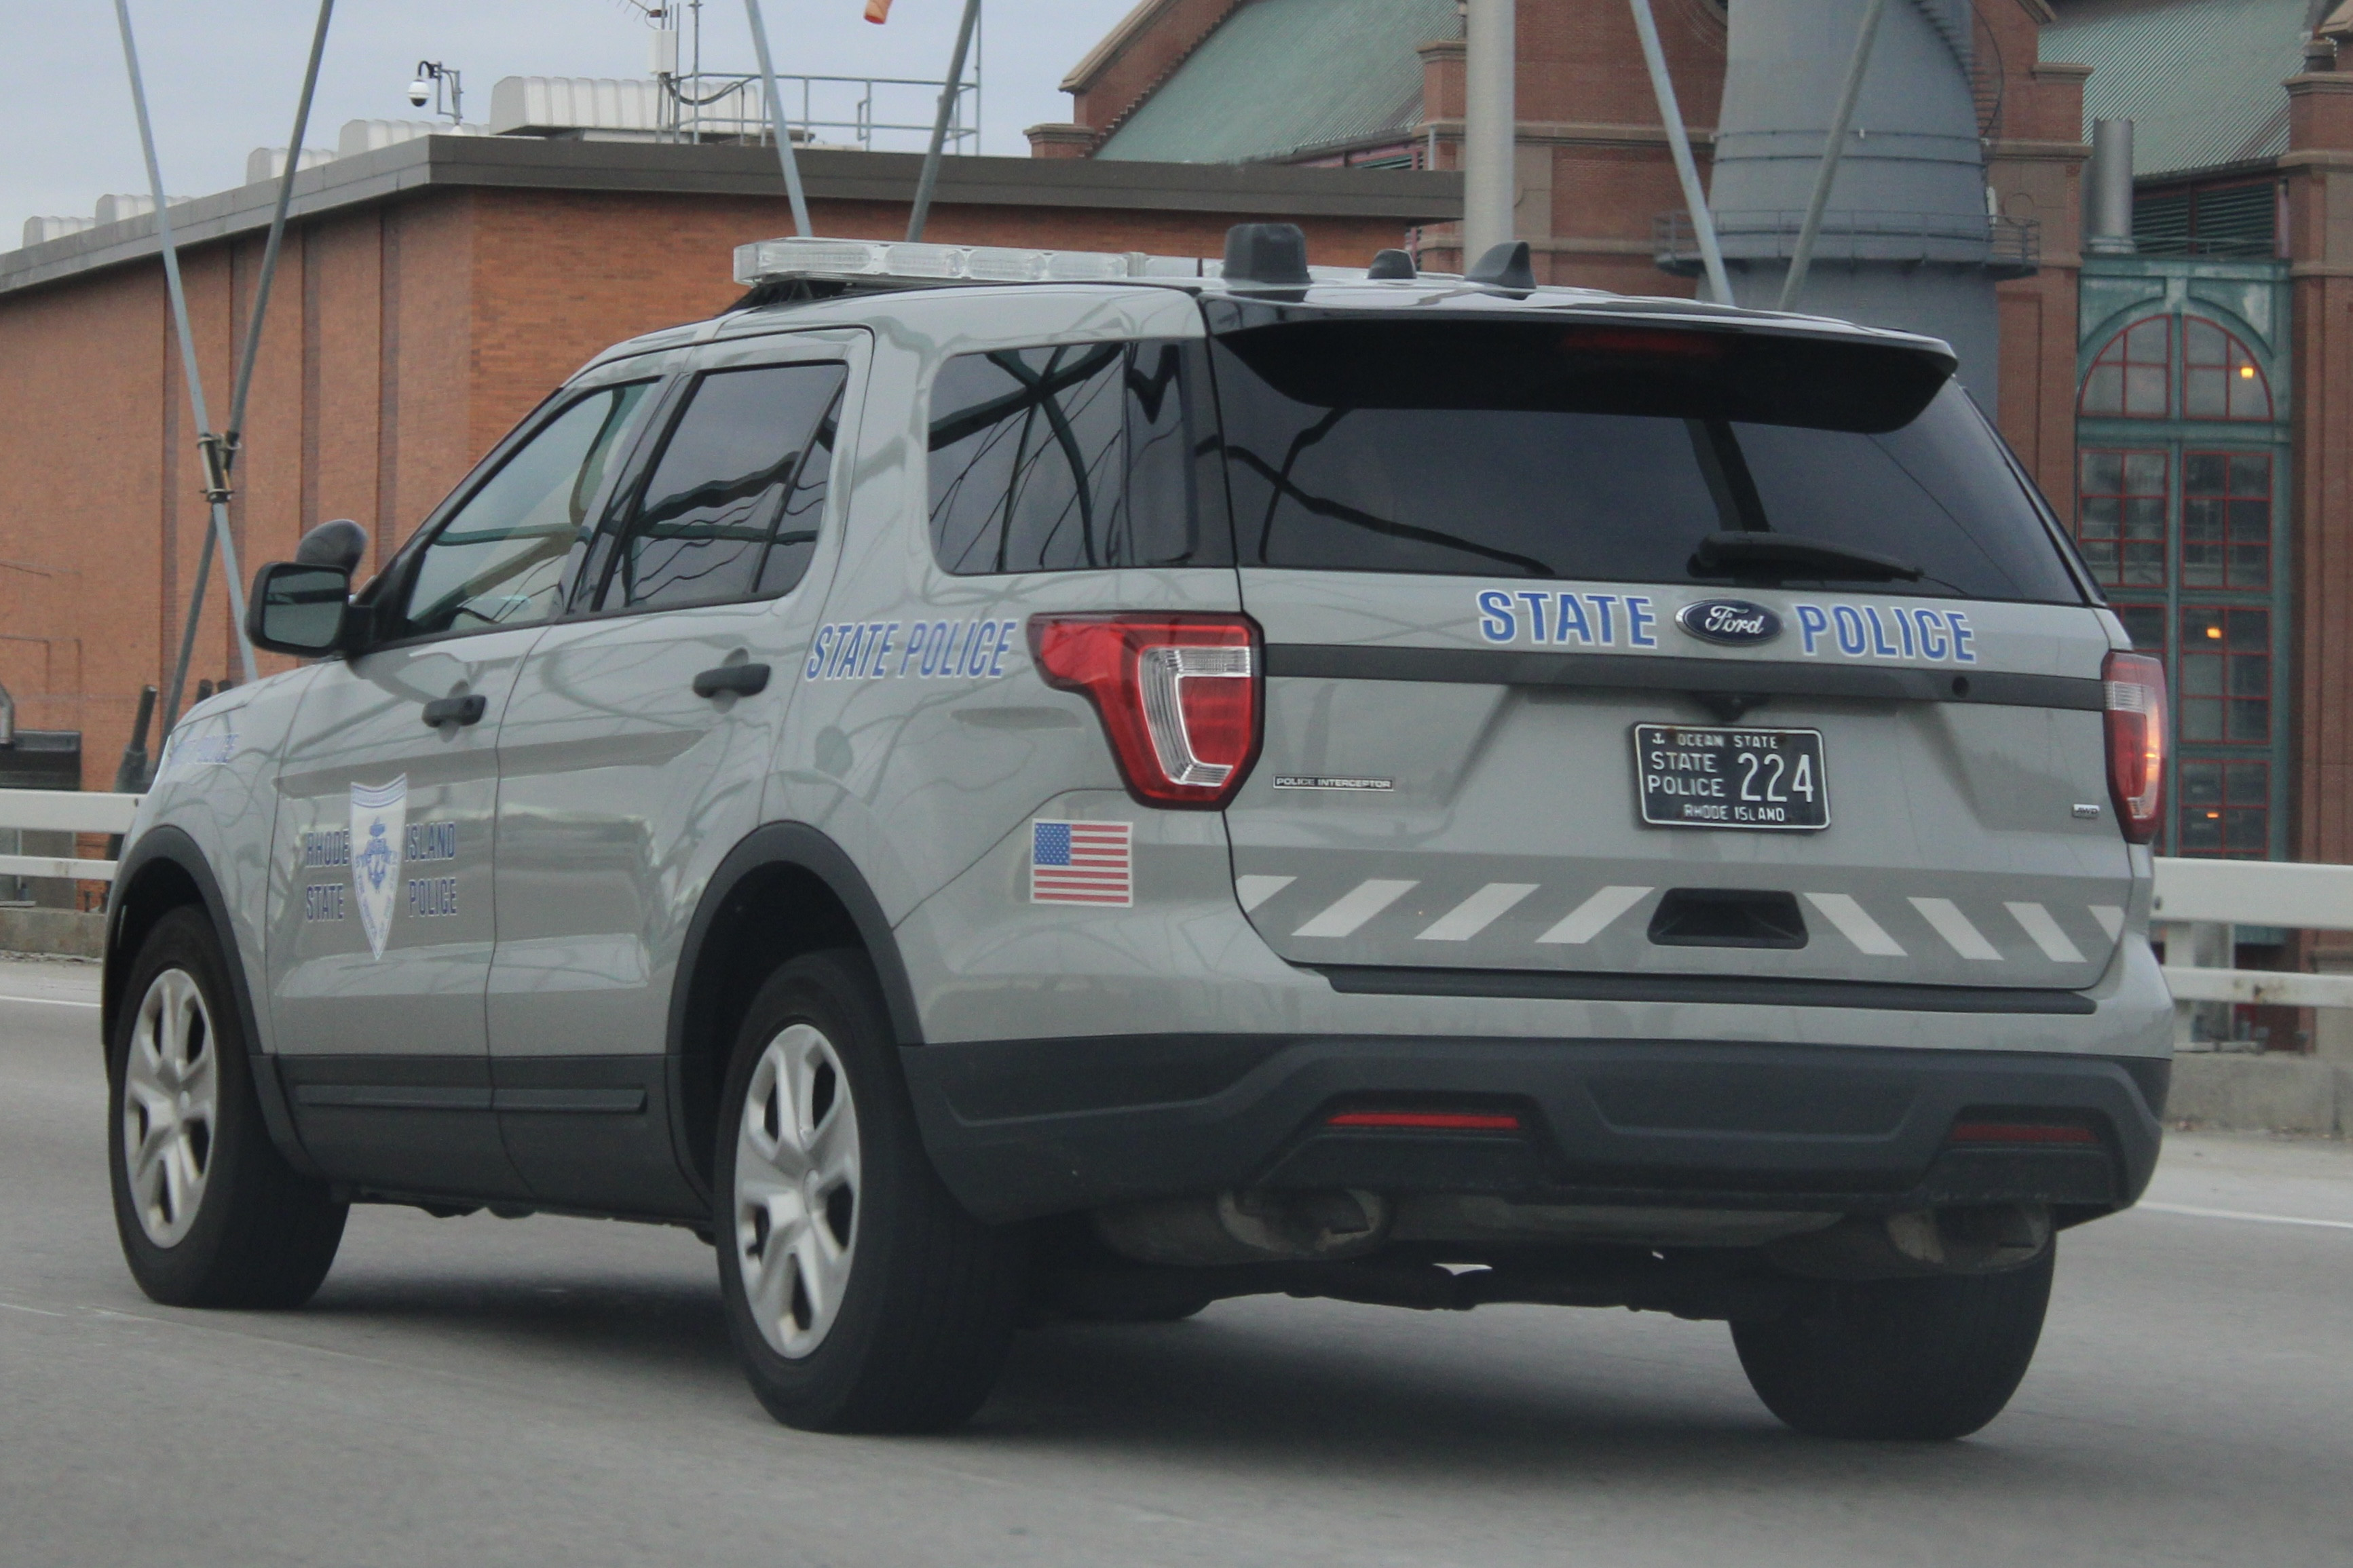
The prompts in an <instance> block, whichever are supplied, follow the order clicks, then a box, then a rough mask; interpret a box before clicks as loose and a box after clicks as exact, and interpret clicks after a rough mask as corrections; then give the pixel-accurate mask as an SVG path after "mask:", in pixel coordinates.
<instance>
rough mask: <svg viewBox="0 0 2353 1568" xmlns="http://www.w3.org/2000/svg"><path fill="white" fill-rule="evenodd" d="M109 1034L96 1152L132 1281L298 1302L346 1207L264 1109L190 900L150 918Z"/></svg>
mask: <svg viewBox="0 0 2353 1568" xmlns="http://www.w3.org/2000/svg"><path fill="white" fill-rule="evenodd" d="M122 996H123V1007H122V1012H121V1016H119V1017H118V1018H117V1019H116V1020H115V1026H114V1037H113V1038H112V1039H111V1040H109V1041H108V1042H107V1089H108V1094H107V1110H108V1115H107V1153H108V1159H107V1163H108V1166H109V1167H110V1169H111V1172H112V1184H113V1188H114V1224H115V1229H116V1232H117V1233H118V1234H119V1235H120V1237H121V1241H122V1255H123V1258H124V1259H125V1260H126V1261H127V1262H129V1264H130V1265H131V1274H132V1278H133V1279H136V1280H138V1282H139V1288H140V1289H142V1290H144V1291H145V1292H146V1293H147V1295H148V1296H149V1298H150V1299H152V1300H157V1301H161V1302H163V1303H164V1304H165V1305H166V1306H173V1307H248V1308H252V1307H280V1308H283V1307H299V1306H301V1304H302V1303H303V1302H305V1301H307V1300H310V1299H311V1295H312V1294H313V1293H315V1292H316V1291H317V1290H318V1289H319V1285H320V1282H321V1281H322V1280H323V1279H326V1277H327V1270H328V1268H330V1267H332V1264H333V1263H334V1261H335V1249H336V1247H339V1246H340V1245H341V1244H342V1242H343V1219H344V1216H345V1215H347V1214H348V1213H349V1212H350V1211H349V1208H348V1205H344V1204H342V1203H338V1202H336V1201H335V1199H334V1197H333V1195H332V1194H331V1193H330V1192H329V1191H328V1189H327V1186H326V1184H324V1183H322V1182H315V1181H312V1180H311V1179H309V1178H308V1177H305V1176H302V1175H301V1174H300V1173H297V1172H296V1171H295V1170H294V1168H293V1167H292V1166H291V1165H289V1164H288V1163H286V1157H285V1156H284V1155H282V1154H280V1152H278V1148H277V1146H276V1145H275V1144H273V1143H272V1142H270V1141H269V1128H268V1127H267V1126H265V1125H264V1124H263V1122H262V1120H261V1104H260V1101H259V1099H258V1098H257V1097H256V1094H255V1090H254V1084H253V1071H252V1068H251V1066H250V1064H249V1063H248V1058H247V1055H246V1053H247V1051H248V1048H249V1044H248V1041H247V1040H246V1038H245V1031H244V1029H243V1027H242V1026H241V1025H240V1023H239V1021H238V1016H237V1004H236V1002H235V1000H234V994H233V992H232V991H231V988H230V985H229V980H228V960H227V957H226V955H225V954H224V953H223V952H222V951H221V945H220V942H219V939H218V938H217V937H216V935H215V934H214V931H213V928H212V923H211V922H210V921H207V920H206V918H205V917H204V915H203V913H202V912H201V911H199V910H194V909H180V910H173V911H172V912H171V913H170V914H167V915H165V916H164V918H163V919H162V920H161V921H157V922H156V924H155V929H154V930H153V931H151V932H149V933H148V936H147V940H146V942H145V943H144V944H143V945H142V947H141V948H140V950H139V956H138V958H137V959H136V960H135V961H134V962H133V963H132V969H131V979H130V984H128V985H126V986H125V987H124V989H123V993H122Z"/></svg>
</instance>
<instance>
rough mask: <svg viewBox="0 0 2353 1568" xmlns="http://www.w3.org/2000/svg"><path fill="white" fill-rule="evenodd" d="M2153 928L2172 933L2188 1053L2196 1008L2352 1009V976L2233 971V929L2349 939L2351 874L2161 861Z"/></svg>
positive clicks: (2169, 961)
mask: <svg viewBox="0 0 2353 1568" xmlns="http://www.w3.org/2000/svg"><path fill="white" fill-rule="evenodd" d="M2150 923H2151V925H2152V926H2154V927H2158V928H2163V927H2171V928H2173V929H2172V931H2168V932H2165V933H2164V934H2165V935H2166V938H2167V940H2166V944H2165V946H2166V964H2165V982H2166V984H2168V986H2170V987H2171V988H2172V991H2173V999H2174V1000H2175V1001H2176V1002H2179V1003H2183V1004H2186V1006H2185V1007H2184V1009H2183V1014H2184V1016H2183V1018H2182V1024H2181V1031H2182V1033H2181V1040H2182V1043H2183V1044H2185V1045H2187V1044H2189V1043H2190V1042H2189V1025H2190V1019H2189V1012H2190V1007H2191V1006H2194V1005H2199V1004H2206V1005H2217V1004H2220V1005H2229V1004H2232V1003H2238V1004H2245V1005H2255V1006H2276V1007H2353V974H2306V973H2302V972H2301V971H2296V970H2274V969H2233V968H2232V967H2230V962H2231V955H2232V945H2233V943H2232V936H2231V928H2232V926H2240V925H2256V926H2284V927H2286V928H2288V929H2290V930H2300V931H2353V866H2324V865H2317V864H2314V863H2312V862H2309V861H2298V860H2187V859H2174V858H2160V859H2158V862H2157V897H2156V900H2155V902H2154V904H2153V905H2152V907H2151V910H2150ZM2185 953H2186V954H2187V955H2188V956H2189V963H2182V962H2180V957H2181V956H2182V955H2183V954H2185ZM2200 959H2219V960H2220V962H2219V963H2200ZM2210 1022H2211V1020H2210ZM2201 1048H2207V1047H2201Z"/></svg>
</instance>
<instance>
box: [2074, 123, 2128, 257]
mask: <svg viewBox="0 0 2353 1568" xmlns="http://www.w3.org/2000/svg"><path fill="white" fill-rule="evenodd" d="M2084 249H2085V250H2087V251H2090V252H2091V253H2092V254H2093V255H2094V256H2130V255H2131V254H2132V253H2133V122H2132V121H2129V120H2094V121H2092V162H2091V166H2090V167H2088V168H2086V169H2085V170H2084Z"/></svg>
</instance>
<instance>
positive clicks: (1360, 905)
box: [1291, 877, 1414, 937]
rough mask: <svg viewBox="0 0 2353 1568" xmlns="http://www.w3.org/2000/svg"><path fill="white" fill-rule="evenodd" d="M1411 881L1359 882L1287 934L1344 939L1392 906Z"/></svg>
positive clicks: (1404, 892) (1402, 895) (1411, 885)
mask: <svg viewBox="0 0 2353 1568" xmlns="http://www.w3.org/2000/svg"><path fill="white" fill-rule="evenodd" d="M1413 886H1414V884H1413V883H1411V882H1391V881H1385V880H1383V879H1380V878H1377V877H1376V878H1375V879H1372V880H1371V881H1369V882H1359V883H1357V884H1356V887H1354V888H1353V889H1349V890H1348V891H1347V892H1345V893H1343V894H1341V895H1340V899H1339V901H1338V902H1337V903H1335V904H1334V905H1333V906H1332V907H1331V908H1330V909H1327V910H1324V912H1323V913H1322V914H1320V915H1317V916H1316V917H1315V918H1314V920H1312V921H1308V922H1307V923H1306V924H1305V925H1303V926H1301V927H1300V928H1299V929H1298V930H1297V931H1293V932H1292V933H1291V934H1292V935H1293V936H1328V937H1337V936H1346V935H1349V934H1350V933H1351V932H1353V931H1355V930H1356V928H1357V927H1358V926H1360V925H1363V924H1364V923H1365V922H1366V921H1368V920H1371V919H1372V918H1373V917H1374V916H1375V915H1377V914H1379V913H1380V912H1381V911H1382V910H1385V909H1388V907H1389V906H1390V905H1391V904H1393V903H1396V902H1397V901H1398V900H1399V899H1401V898H1403V897H1404V896H1405V894H1406V889H1409V888H1411V887H1413Z"/></svg>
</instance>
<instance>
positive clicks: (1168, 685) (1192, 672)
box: [1029, 616, 1262, 809]
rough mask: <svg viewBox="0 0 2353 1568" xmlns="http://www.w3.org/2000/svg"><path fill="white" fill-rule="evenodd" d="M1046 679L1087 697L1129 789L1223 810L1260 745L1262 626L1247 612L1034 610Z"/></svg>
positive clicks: (1151, 798)
mask: <svg viewBox="0 0 2353 1568" xmlns="http://www.w3.org/2000/svg"><path fill="white" fill-rule="evenodd" d="M1029 647H1030V651H1031V652H1032V653H1033V654H1035V655H1036V656H1037V659H1038V669H1039V674H1041V675H1042V676H1044V677H1045V679H1046V684H1048V685H1049V686H1052V687H1056V688H1059V689H1061V690H1064V691H1077V692H1082V693H1083V694H1085V695H1086V696H1087V697H1088V698H1089V699H1090V700H1092V701H1093V703H1094V705H1095V711H1096V713H1098V714H1099V715H1101V716H1102V719H1103V733H1104V734H1105V735H1106V736H1107V737H1109V739H1110V741H1111V749H1112V754H1113V756H1114V757H1116V758H1117V759H1118V761H1119V771H1120V773H1121V775H1122V776H1123V777H1124V778H1125V779H1126V781H1127V788H1128V793H1129V794H1131V795H1134V796H1135V798H1136V799H1138V800H1140V801H1142V802H1144V803H1145V805H1190V806H1206V807H1209V808H1212V809H1214V808H1216V807H1218V806H1221V805H1225V804H1226V802H1228V801H1229V800H1231V799H1232V798H1233V796H1234V792H1235V791H1236V790H1238V789H1240V787H1241V783H1242V780H1243V779H1244V778H1245V777H1247V776H1248V775H1249V773H1250V763H1252V762H1254V761H1256V760H1257V757H1258V746H1259V723H1260V716H1259V715H1260V702H1259V690H1260V684H1261V679H1262V676H1261V669H1260V665H1259V633H1258V623H1257V622H1255V621H1253V620H1251V619H1250V617H1249V616H1031V617H1030V620H1029Z"/></svg>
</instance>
